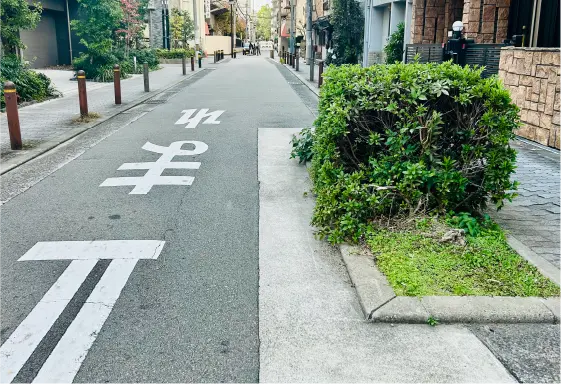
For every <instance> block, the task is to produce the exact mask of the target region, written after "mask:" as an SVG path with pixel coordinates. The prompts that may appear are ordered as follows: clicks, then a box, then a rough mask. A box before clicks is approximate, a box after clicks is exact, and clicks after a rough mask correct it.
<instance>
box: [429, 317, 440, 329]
mask: <svg viewBox="0 0 561 384" xmlns="http://www.w3.org/2000/svg"><path fill="white" fill-rule="evenodd" d="M427 324H428V325H430V326H431V327H436V326H437V325H438V319H437V318H434V317H432V316H429V318H428V319H427Z"/></svg>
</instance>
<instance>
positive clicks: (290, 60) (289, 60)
mask: <svg viewBox="0 0 561 384" xmlns="http://www.w3.org/2000/svg"><path fill="white" fill-rule="evenodd" d="M273 58H274V53H273V51H271V59H273ZM280 58H281V59H282V60H283V61H284V63H285V64H286V65H289V66H291V67H292V68H294V69H295V70H296V71H300V55H299V54H298V53H296V54H294V53H290V52H288V51H281V52H280ZM316 63H317V66H318V88H321V86H322V85H323V76H322V75H323V65H324V61H323V60H316V59H315V53H314V52H312V63H311V65H310V81H312V82H313V81H314V66H315V65H316Z"/></svg>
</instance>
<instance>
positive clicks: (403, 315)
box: [339, 244, 560, 324]
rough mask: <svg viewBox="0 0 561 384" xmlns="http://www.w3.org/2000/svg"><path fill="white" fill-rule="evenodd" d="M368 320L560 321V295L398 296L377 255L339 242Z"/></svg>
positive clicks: (425, 321) (393, 321)
mask: <svg viewBox="0 0 561 384" xmlns="http://www.w3.org/2000/svg"><path fill="white" fill-rule="evenodd" d="M339 250H340V251H341V255H342V257H343V261H344V262H345V265H346V266H347V270H348V272H349V276H350V278H351V281H352V283H353V285H354V287H355V289H356V292H357V294H358V298H359V301H360V305H361V307H362V311H363V313H364V315H365V317H366V319H367V320H368V321H371V322H382V323H427V320H428V319H429V317H433V318H435V319H437V320H438V321H439V322H441V323H447V324H450V323H507V324H516V323H550V324H555V323H559V318H560V301H559V297H554V298H547V299H546V298H540V297H502V296H494V297H491V296H426V297H420V298H419V297H410V296H396V294H395V292H394V290H393V289H392V288H391V286H390V285H389V283H388V280H387V279H386V277H385V276H384V274H382V272H380V270H379V269H378V267H376V263H375V262H374V259H373V258H372V257H371V256H370V255H369V254H367V253H366V252H364V251H363V249H361V248H360V247H357V246H351V245H348V244H341V245H339Z"/></svg>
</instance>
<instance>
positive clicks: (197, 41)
mask: <svg viewBox="0 0 561 384" xmlns="http://www.w3.org/2000/svg"><path fill="white" fill-rule="evenodd" d="M193 25H194V27H195V49H196V50H199V45H200V44H201V40H200V39H201V37H200V31H199V30H200V28H199V15H198V14H197V0H193Z"/></svg>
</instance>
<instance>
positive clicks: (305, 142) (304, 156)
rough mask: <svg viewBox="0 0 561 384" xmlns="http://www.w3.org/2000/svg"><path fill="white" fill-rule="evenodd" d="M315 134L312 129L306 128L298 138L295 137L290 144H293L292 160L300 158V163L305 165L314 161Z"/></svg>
mask: <svg viewBox="0 0 561 384" xmlns="http://www.w3.org/2000/svg"><path fill="white" fill-rule="evenodd" d="M313 137H314V132H313V131H312V128H304V129H302V131H301V132H300V134H299V135H298V136H296V135H293V136H292V140H290V143H291V144H292V152H291V153H290V158H291V159H295V158H296V157H298V159H299V163H300V164H302V163H305V162H306V161H310V160H312V144H313Z"/></svg>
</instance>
